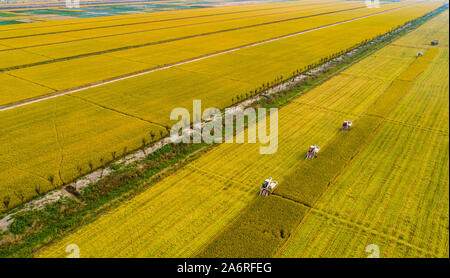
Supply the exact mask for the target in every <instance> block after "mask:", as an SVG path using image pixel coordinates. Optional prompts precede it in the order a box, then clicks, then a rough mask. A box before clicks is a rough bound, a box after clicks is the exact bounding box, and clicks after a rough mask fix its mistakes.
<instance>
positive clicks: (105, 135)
mask: <svg viewBox="0 0 450 278" xmlns="http://www.w3.org/2000/svg"><path fill="white" fill-rule="evenodd" d="M308 3H310V2H308V1H306V2H303V1H300V2H298V3H297V2H285V3H271V4H264V5H250V6H238V7H223V8H220V9H217V10H216V9H211V10H207V9H202V10H201V11H200V10H191V11H179V12H164V13H155V14H148V15H130V17H123V16H118V17H111V18H108V19H103V20H102V19H99V18H96V19H86V20H85V21H86V22H84V23H71V22H70V21H58V22H53V23H49V22H45V23H42V25H39V24H35V23H30V24H29V26H32V27H33V28H22V27H20V30H22V29H23V30H22V31H23V32H24V33H23V35H24V36H27V35H29V36H31V35H33V37H31V38H37V37H38V36H41V35H42V34H45V33H52V32H65V31H68V32H65V33H60V34H59V35H61V36H66V35H67V34H69V33H70V32H75V31H74V30H76V28H78V29H83V28H84V29H87V28H93V26H98V27H99V26H111V25H119V24H125V23H126V22H127V19H129V20H130V21H131V23H139V22H141V21H143V20H154V21H169V20H172V21H177V22H178V23H180V21H183V20H184V18H186V17H189V18H197V19H198V18H200V17H202V20H208V21H214V18H215V16H216V15H221V16H225V17H227V16H229V15H230V14H233V15H236V14H240V16H241V17H245V16H246V14H252V16H254V17H248V18H245V19H236V21H235V23H236V24H237V22H242V23H245V22H248V21H249V20H250V21H252V20H255V22H260V21H259V20H261V18H260V17H258V16H257V15H258V13H265V12H268V13H277V12H279V14H276V15H274V16H275V17H277V16H282V17H283V18H285V16H293V15H294V14H295V15H297V16H298V15H301V14H308V13H311V14H314V13H317V11H318V10H321V6H320V5H324V10H333V9H342V6H341V2H339V1H325V2H324V3H323V4H320V5H319V4H317V3H315V4H314V5H311V7H310V8H308V9H303V10H302V9H301V8H299V7H306V6H309V4H308ZM333 3H334V4H333ZM407 4H408V5H409V4H411V3H410V2H401V3H395V4H386V7H391V8H392V7H399V6H402V5H403V6H405V7H403V8H400V9H396V10H390V11H387V12H385V13H381V14H377V15H373V16H370V17H366V18H361V19H358V20H356V21H351V22H347V23H342V24H339V25H335V26H330V27H327V28H323V29H319V30H315V31H311V32H307V33H304V34H301V35H297V36H292V37H288V38H284V39H280V40H276V41H271V42H267V43H264V44H259V45H255V46H251V47H247V48H243V49H239V50H236V51H234V52H229V53H226V54H221V55H217V56H213V57H209V58H207V59H203V60H198V61H192V62H189V63H186V64H182V65H178V66H175V67H172V68H168V69H163V70H159V71H155V72H152V73H148V74H145V75H141V76H138V77H133V78H129V79H126V80H121V81H118V82H114V83H110V84H106V85H103V86H100V87H96V88H90V89H86V90H83V91H80V92H76V93H73V94H70V95H66V96H64V97H57V98H54V99H49V100H45V101H40V102H38V103H33V104H29V105H25V106H22V107H17V108H14V109H11V110H7V111H1V112H0V113H1V114H2V116H3V118H2V121H1V123H0V129H1V130H2V131H4V132H2V133H0V149H1V150H5V151H2V153H1V155H0V164H1V165H2V167H1V168H0V179H1V180H2V181H3V182H2V183H1V184H0V196H1V197H2V198H9V200H10V202H9V206H8V208H11V207H14V206H16V205H18V204H20V203H22V202H24V201H26V200H29V199H30V198H32V197H35V196H36V195H38V194H40V193H43V192H46V191H48V190H50V189H53V188H56V187H58V186H60V185H61V184H63V183H67V182H70V181H71V180H73V179H74V178H76V177H78V176H80V175H82V174H85V173H88V172H90V170H91V169H95V168H97V167H100V166H101V161H103V162H109V161H111V160H112V157H113V156H112V153H116V154H122V153H124V150H127V151H131V150H134V149H137V148H138V147H139V146H140V145H141V144H142V143H141V142H142V140H143V139H144V138H145V140H146V141H147V142H149V141H150V140H149V138H150V133H151V132H153V133H154V134H157V137H156V139H158V138H159V137H160V135H162V136H165V135H166V134H165V129H164V128H163V127H164V126H165V125H171V124H172V123H171V122H170V121H169V114H170V111H171V110H172V109H173V108H175V107H186V108H189V109H190V107H191V105H192V100H193V99H202V101H203V103H202V105H203V107H211V106H214V107H218V108H224V107H227V106H229V105H230V104H231V103H232V99H233V98H235V97H236V95H242V94H246V93H248V92H249V91H251V90H255V89H257V88H259V87H260V86H261V84H265V83H267V82H271V81H273V80H275V79H277V78H279V77H280V76H283V78H287V77H288V76H290V75H291V74H292V72H293V71H295V70H299V69H300V70H301V69H304V68H305V67H306V66H308V65H310V64H312V63H315V62H318V61H319V60H320V59H321V58H324V57H328V56H329V55H331V54H334V53H337V52H340V51H345V50H347V49H349V48H352V47H354V46H355V45H357V44H359V43H361V42H362V41H365V40H367V39H370V38H373V37H375V36H377V35H379V34H383V33H386V32H388V31H390V30H391V29H392V28H395V27H396V26H398V25H401V24H403V23H404V22H406V21H409V20H411V19H414V18H417V17H419V16H421V15H423V14H425V13H427V12H428V11H431V10H432V9H435V8H436V7H438V6H439V4H438V3H436V2H431V3H425V4H420V3H419V4H415V5H411V6H406V5H407ZM345 5H350V6H349V7H354V6H355V5H356V6H358V5H361V3H359V2H358V3H354V2H348V1H346V4H345ZM345 5H344V6H345ZM391 5H392V6H391ZM295 7H297V8H298V11H296V10H295ZM386 7H385V5H382V8H381V9H387V8H386ZM291 8H292V10H291V11H289V12H286V11H287V10H289V9H291ZM255 10H258V13H256V14H254V13H253V11H255ZM279 10H280V11H279ZM367 10H370V9H359V10H351V11H344V12H338V13H333V14H324V15H320V16H315V17H311V18H304V19H296V20H291V21H283V22H278V23H273V24H267V25H261V26H257V27H252V28H247V29H239V30H235V31H230V32H227V33H216V34H211V35H207V36H203V37H193V38H190V39H183V40H177V41H173V42H171V43H167V44H164V46H163V45H158V44H156V45H151V46H146V47H142V48H135V49H128V50H122V51H116V52H111V53H105V54H101V55H93V56H89V57H80V58H76V59H69V60H65V61H59V62H52V63H48V64H43V65H36V66H30V67H26V68H22V69H15V70H8V71H4V72H1V73H0V80H6V81H5V82H2V83H1V85H0V86H1V89H2V94H1V96H0V105H1V104H3V105H5V104H7V103H11V102H16V101H21V100H24V99H29V98H32V97H37V96H39V95H44V94H49V93H52V92H54V91H55V90H56V91H60V90H66V89H69V88H74V87H79V86H83V85H86V84H88V83H95V82H99V81H101V80H105V79H109V78H114V77H117V76H121V75H126V74H129V73H131V72H136V71H141V70H143V69H146V68H151V67H154V66H157V65H162V64H166V63H174V62H177V61H184V60H189V59H192V58H193V57H197V56H202V55H206V54H211V53H216V52H220V51H223V50H224V49H229V48H233V47H236V46H240V45H246V44H249V43H254V42H257V41H260V40H264V39H268V38H271V37H276V36H279V35H283V34H285V33H291V32H298V31H302V30H304V29H305V28H306V29H308V28H311V27H317V26H322V25H323V24H329V23H331V22H339V21H341V20H343V19H348V18H354V17H359V16H362V15H366V14H367ZM297 12H298V14H296V13H297ZM225 14H226V15H225ZM147 16H148V18H147ZM180 18H183V20H181V19H180ZM220 20H224V18H221V19H218V20H217V22H216V23H217V24H219V25H220V24H222V23H221V22H220ZM272 20H273V19H272ZM302 20H303V21H302ZM297 21H298V22H297ZM300 23H301V24H300ZM103 24H104V25H103ZM211 24H212V23H211ZM214 24H215V23H214ZM224 24H225V23H224ZM233 24H234V23H233ZM27 25H28V24H27ZM85 25H86V26H85ZM202 26H203V25H202ZM211 26H213V25H211ZM281 27H282V28H281ZM10 28H12V27H11V26H9V27H1V28H0V34H9V35H6V36H11V32H12V33H14V32H16V31H18V30H12V29H10ZM16 28H19V27H16ZM65 28H67V29H65ZM108 28H110V27H108ZM111 28H112V27H111ZM114 28H116V27H114ZM117 28H119V27H117ZM201 28H206V25H205V26H203V27H201ZM211 28H213V27H211ZM214 28H215V27H214ZM176 30H177V29H176V28H174V29H173V31H174V32H176ZM22 31H20V32H22ZM30 32H31V33H30ZM83 32H84V31H83ZM92 32H97V31H95V28H93V29H92ZM99 32H101V31H99ZM192 32H194V31H192ZM283 32H284V33H283ZM16 34H17V33H16ZM135 35H136V36H137V37H138V38H139V39H141V37H142V39H145V36H141V35H139V34H135ZM44 36H47V35H44ZM341 37H345V38H346V39H345V40H342V39H340V38H341ZM113 38H114V36H112V37H110V39H113ZM133 40H134V38H133ZM79 43H88V42H87V41H79ZM0 44H1V42H0ZM88 44H89V43H88ZM107 44H108V45H109V43H107ZM55 45H57V44H55ZM55 45H53V44H49V45H48V46H49V47H50V46H51V47H53V46H55ZM111 45H112V44H111ZM83 49H84V50H83ZM180 49H184V50H183V51H179V50H180ZM69 50H70V49H69ZM82 50H83V51H87V52H89V51H90V50H89V45H84V46H82V47H81V46H80V48H77V49H76V51H82ZM27 51H29V49H27ZM80 53H81V52H80ZM286 57H289V59H286ZM388 60H389V59H386V61H385V62H386V63H390V61H388ZM0 61H1V60H0ZM12 61H14V60H12ZM32 61H33V62H34V60H32ZM0 63H1V62H0ZM105 65H108V66H106V67H105ZM241 65H245V66H241ZM403 66H404V65H400V67H403ZM100 68H101V70H99V69H100ZM380 74H387V72H386V71H383V70H380ZM387 76H389V75H387ZM3 90H5V92H6V93H3V92H4V91H3ZM162 103H164V105H161V104H162ZM3 119H4V120H3ZM75 119H76V120H75ZM6 209H7V208H6V207H4V206H3V207H1V208H0V211H5V210H6Z"/></svg>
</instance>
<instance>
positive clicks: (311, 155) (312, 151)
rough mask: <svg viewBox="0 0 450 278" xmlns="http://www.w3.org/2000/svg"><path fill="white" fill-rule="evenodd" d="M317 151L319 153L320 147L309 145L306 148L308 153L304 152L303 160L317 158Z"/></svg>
mask: <svg viewBox="0 0 450 278" xmlns="http://www.w3.org/2000/svg"><path fill="white" fill-rule="evenodd" d="M319 151H320V147H319V146H316V145H311V146H310V147H309V148H308V151H307V152H306V158H305V159H308V158H311V159H314V158H317V153H318V152H319Z"/></svg>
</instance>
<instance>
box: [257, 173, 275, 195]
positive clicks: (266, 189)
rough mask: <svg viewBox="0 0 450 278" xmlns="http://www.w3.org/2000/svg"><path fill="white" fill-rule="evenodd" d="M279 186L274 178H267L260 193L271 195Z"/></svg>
mask: <svg viewBox="0 0 450 278" xmlns="http://www.w3.org/2000/svg"><path fill="white" fill-rule="evenodd" d="M277 186H278V182H277V181H274V180H272V177H270V178H268V179H266V180H265V181H264V182H263V184H262V185H261V189H260V190H259V195H262V196H265V197H267V196H269V195H270V194H272V193H273V192H274V191H275V189H276V188H277Z"/></svg>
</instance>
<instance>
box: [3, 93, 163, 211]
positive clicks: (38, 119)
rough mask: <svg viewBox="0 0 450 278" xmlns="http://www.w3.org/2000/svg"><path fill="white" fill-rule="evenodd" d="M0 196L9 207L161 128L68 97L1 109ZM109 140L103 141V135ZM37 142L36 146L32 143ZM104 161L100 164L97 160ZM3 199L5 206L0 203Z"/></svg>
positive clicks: (129, 147) (132, 146)
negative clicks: (16, 108) (19, 109)
mask: <svg viewBox="0 0 450 278" xmlns="http://www.w3.org/2000/svg"><path fill="white" fill-rule="evenodd" d="M0 129H1V130H2V136H1V137H2V138H1V139H0V149H1V150H2V153H1V155H0V164H1V167H0V179H1V181H2V183H1V186H0V196H1V199H2V209H1V210H5V209H6V208H7V207H9V208H11V207H13V206H16V205H18V204H20V203H22V202H24V201H26V200H29V199H30V198H32V197H34V196H37V195H39V194H42V193H44V192H46V191H48V190H51V189H54V188H56V187H58V186H61V185H62V184H63V183H67V182H69V181H71V180H73V179H74V178H75V177H77V176H80V175H81V174H84V173H87V172H90V171H92V169H96V168H98V167H100V166H102V165H103V164H105V163H107V162H109V161H111V160H113V155H112V153H113V152H116V154H117V157H119V156H121V155H122V152H123V151H124V148H127V151H131V150H133V149H137V148H139V147H140V146H141V144H142V139H143V138H145V139H146V141H147V142H150V141H152V138H151V133H154V134H155V140H156V139H158V138H160V137H161V135H160V131H161V132H163V136H165V135H166V133H167V132H166V130H165V129H164V128H162V127H159V126H156V125H154V124H151V123H149V122H147V121H144V120H140V119H137V118H134V117H132V116H127V115H124V114H121V113H118V112H115V111H112V110H108V109H104V108H102V107H99V106H97V105H94V104H90V103H88V102H85V101H83V100H79V99H76V98H73V97H68V96H63V97H59V98H55V99H52V100H50V101H49V102H48V104H47V105H45V106H42V105H28V106H26V107H24V108H23V109H21V113H19V114H18V113H16V111H5V112H2V121H1V122H0ZM106 138H108V139H106ZM36 143H38V144H39V147H37V146H36ZM102 162H103V163H102ZM6 200H7V201H8V206H7V207H6V204H5V203H3V201H6Z"/></svg>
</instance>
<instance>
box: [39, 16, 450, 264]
mask: <svg viewBox="0 0 450 278" xmlns="http://www.w3.org/2000/svg"><path fill="white" fill-rule="evenodd" d="M447 17H448V11H446V12H444V13H443V14H441V15H439V16H438V17H436V18H434V19H432V20H431V21H429V22H427V23H426V24H425V25H423V26H421V27H420V28H419V29H417V30H420V29H421V28H424V29H433V28H434V29H435V30H436V34H437V33H445V32H447V33H448V25H445V24H446V20H445V19H446V18H447ZM445 28H446V30H445ZM443 30H444V31H443ZM419 33H420V32H411V33H409V34H407V35H406V36H404V37H403V38H402V39H401V40H403V42H404V44H403V45H402V46H399V45H397V43H398V42H399V41H400V40H397V41H396V42H394V43H391V44H389V45H388V46H386V47H384V48H383V49H381V50H379V51H377V52H375V53H374V54H373V55H371V56H369V57H367V58H364V59H363V60H361V61H359V62H358V63H356V64H355V65H352V66H351V67H350V68H348V69H346V70H345V71H343V72H342V73H340V74H338V75H336V76H334V77H332V78H331V79H329V80H327V81H326V82H325V83H323V84H321V85H320V86H318V87H317V88H315V89H313V90H311V91H309V92H307V93H306V94H304V95H302V96H300V97H298V98H297V99H295V100H294V101H293V102H291V103H289V104H287V105H286V106H284V107H282V108H281V109H280V110H279V147H278V151H277V152H276V153H275V154H273V155H270V156H262V155H259V145H258V144H222V145H220V146H217V147H216V148H214V149H212V150H211V151H209V152H208V153H206V154H204V155H202V156H201V157H200V158H198V159H197V160H195V161H194V162H190V163H189V164H188V165H186V166H185V167H184V168H182V169H180V170H178V171H177V172H176V173H174V174H172V175H170V176H169V177H167V178H165V179H163V180H162V181H160V182H158V183H156V184H154V185H153V186H152V187H150V188H149V189H147V190H145V191H144V192H143V193H141V194H139V195H138V196H136V197H134V198H133V199H131V200H129V201H127V202H126V203H123V204H121V205H119V206H118V207H117V208H115V209H113V210H111V211H109V212H107V213H106V214H104V215H102V216H100V217H99V218H98V219H97V220H95V221H93V222H92V223H90V224H87V225H86V226H83V227H80V228H79V229H78V230H76V231H74V232H73V233H72V234H70V235H68V236H66V237H64V238H63V239H62V240H59V241H57V242H55V243H53V244H51V245H50V246H48V247H45V248H43V249H42V250H41V251H39V252H38V253H37V254H36V255H37V256H39V257H64V256H66V255H67V254H66V253H65V248H66V246H67V245H69V244H77V245H78V246H79V247H80V255H81V257H271V256H280V257H364V256H367V255H368V253H366V252H365V247H366V246H367V245H368V244H377V245H379V246H380V256H382V257H448V254H449V253H448V252H449V251H448V219H449V218H448V211H449V208H448V202H449V197H448V196H449V192H448V159H449V157H448V143H449V141H448V138H449V136H448V46H446V45H440V46H439V47H438V48H436V47H434V48H429V47H423V46H421V45H416V44H414V43H410V44H408V43H406V41H407V40H410V41H414V39H413V38H409V37H414V36H417V34H419ZM428 34H429V35H428V37H426V38H425V39H426V40H427V41H430V40H432V39H434V34H435V33H433V32H431V31H430V32H429V33H428ZM418 51H423V52H424V56H423V57H421V58H416V55H417V52H418ZM217 64H218V63H217ZM189 66H191V65H189ZM224 69H225V70H226V67H224ZM446 69H447V70H446ZM230 73H232V72H231V71H230ZM80 97H82V98H83V96H80ZM344 119H350V120H352V121H354V123H355V126H354V128H353V129H352V130H351V131H350V132H348V133H343V132H341V131H340V130H339V126H340V124H341V123H342V121H343V120H344ZM311 142H314V143H316V144H318V145H319V146H321V147H322V150H321V154H320V155H319V159H317V160H313V161H305V160H304V155H305V150H304V148H305V147H306V146H308V145H309V144H311ZM318 172H320V174H319V175H318V174H317V173H318ZM268 176H272V177H274V179H276V180H277V181H279V183H280V189H279V190H278V191H277V193H276V194H275V195H272V196H271V197H269V198H268V199H261V198H258V196H257V193H258V188H259V185H260V183H261V182H262V180H264V179H265V178H267V177H268ZM161 208H164V209H161Z"/></svg>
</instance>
